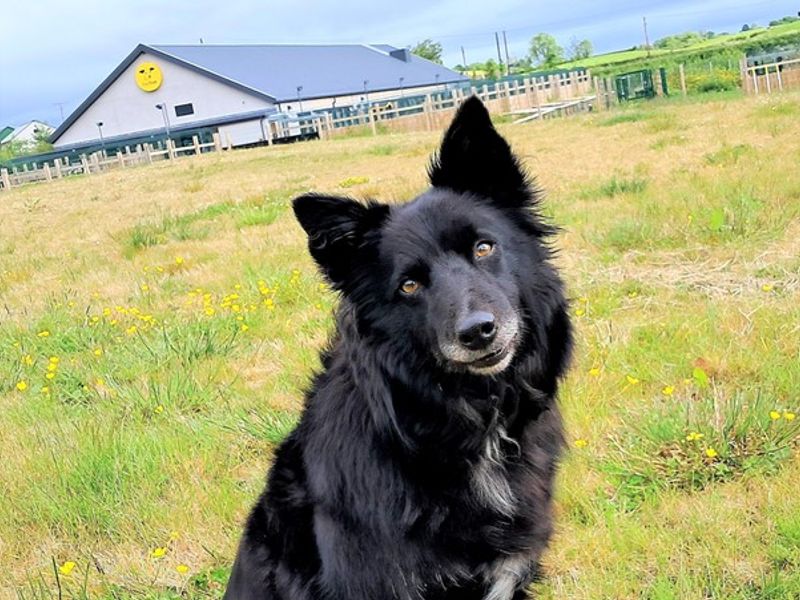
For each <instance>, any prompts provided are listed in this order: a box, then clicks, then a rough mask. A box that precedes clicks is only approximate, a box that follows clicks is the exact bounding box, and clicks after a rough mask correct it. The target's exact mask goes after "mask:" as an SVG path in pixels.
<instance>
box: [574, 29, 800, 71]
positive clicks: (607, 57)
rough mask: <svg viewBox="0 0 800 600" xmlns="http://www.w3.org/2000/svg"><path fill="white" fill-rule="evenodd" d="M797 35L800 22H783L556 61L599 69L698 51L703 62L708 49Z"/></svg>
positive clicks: (760, 43)
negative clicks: (666, 46)
mask: <svg viewBox="0 0 800 600" xmlns="http://www.w3.org/2000/svg"><path fill="white" fill-rule="evenodd" d="M798 36H800V22H795V23H787V24H782V25H778V26H775V27H769V28H767V27H761V28H758V29H753V30H751V31H746V32H739V33H732V34H726V35H718V36H716V37H714V38H711V39H708V40H703V41H701V42H697V43H695V44H692V45H691V46H688V47H686V48H680V49H676V50H662V49H658V48H654V49H652V50H651V51H650V52H648V51H646V50H641V49H632V50H624V51H619V52H610V53H607V54H598V55H595V56H592V57H590V58H587V59H584V60H579V61H572V62H567V63H564V64H563V65H560V68H564V69H571V68H576V67H585V68H588V69H598V68H601V69H602V68H608V67H614V66H619V65H624V66H625V67H629V66H632V65H635V64H636V63H637V62H645V61H649V60H651V59H652V60H654V61H655V62H658V61H659V60H661V61H662V62H663V61H664V60H667V61H669V62H672V61H673V60H675V58H678V59H680V60H684V61H685V60H687V59H688V60H691V59H692V56H693V55H695V54H699V53H704V57H705V59H706V63H707V62H708V56H709V52H712V53H713V52H714V51H720V52H726V51H730V50H738V51H740V52H743V51H744V49H746V48H749V47H753V46H769V45H771V44H778V45H780V44H781V43H783V42H784V40H785V39H794V40H795V41H796V38H797V37H798ZM630 70H635V68H633V67H632V68H631V69H630Z"/></svg>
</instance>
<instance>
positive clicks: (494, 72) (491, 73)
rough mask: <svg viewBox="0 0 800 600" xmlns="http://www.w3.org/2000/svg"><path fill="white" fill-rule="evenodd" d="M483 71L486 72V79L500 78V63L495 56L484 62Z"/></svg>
mask: <svg viewBox="0 0 800 600" xmlns="http://www.w3.org/2000/svg"><path fill="white" fill-rule="evenodd" d="M483 71H484V73H485V74H486V79H500V76H501V75H500V73H501V71H500V64H499V63H498V62H497V61H496V60H494V59H493V58H490V59H489V60H487V61H486V62H485V63H483Z"/></svg>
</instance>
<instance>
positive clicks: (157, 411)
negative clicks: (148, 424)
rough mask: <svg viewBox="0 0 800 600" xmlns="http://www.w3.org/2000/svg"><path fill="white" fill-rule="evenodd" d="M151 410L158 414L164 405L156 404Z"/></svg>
mask: <svg viewBox="0 0 800 600" xmlns="http://www.w3.org/2000/svg"><path fill="white" fill-rule="evenodd" d="M153 412H154V413H156V414H157V415H160V414H161V413H163V412H164V405H163V404H159V405H158V406H156V407H155V408H154V409H153Z"/></svg>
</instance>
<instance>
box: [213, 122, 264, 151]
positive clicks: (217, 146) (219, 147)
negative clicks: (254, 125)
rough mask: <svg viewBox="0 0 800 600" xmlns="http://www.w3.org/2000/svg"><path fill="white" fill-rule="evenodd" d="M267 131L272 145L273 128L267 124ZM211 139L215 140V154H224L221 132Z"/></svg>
mask: <svg viewBox="0 0 800 600" xmlns="http://www.w3.org/2000/svg"><path fill="white" fill-rule="evenodd" d="M267 129H268V130H269V135H267V142H268V143H270V146H271V145H272V144H271V142H272V128H271V127H269V123H267ZM211 138H212V139H213V140H214V151H215V152H222V138H221V137H220V135H219V132H217V131H215V132H214V133H213V134H212V135H211Z"/></svg>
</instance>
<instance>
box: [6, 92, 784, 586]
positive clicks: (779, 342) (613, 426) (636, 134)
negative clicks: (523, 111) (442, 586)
mask: <svg viewBox="0 0 800 600" xmlns="http://www.w3.org/2000/svg"><path fill="white" fill-rule="evenodd" d="M502 131H503V132H504V133H505V134H506V135H507V136H508V138H509V139H510V140H511V142H512V144H513V145H514V147H515V148H516V149H517V151H518V152H519V153H520V155H521V156H522V157H523V159H524V162H525V164H526V166H527V167H528V168H529V169H530V170H531V172H532V173H535V174H536V175H537V177H538V180H539V182H540V184H541V185H542V186H543V187H544V188H546V190H547V191H548V200H547V213H548V214H549V215H551V216H552V217H553V219H554V220H555V221H557V222H558V223H559V224H561V225H563V226H564V231H563V233H562V234H561V235H560V237H559V239H558V246H559V247H560V248H561V249H562V251H561V253H560V256H559V259H558V260H559V263H560V265H561V267H562V268H563V271H564V273H565V276H566V279H567V281H568V284H569V289H570V294H571V297H572V298H573V313H574V317H575V321H576V324H577V332H578V347H577V352H576V360H575V364H574V368H573V369H572V371H571V374H570V376H569V378H568V380H567V382H566V384H565V386H564V388H563V393H562V395H561V403H562V406H563V408H564V413H565V417H566V423H567V428H568V439H569V443H570V450H569V452H568V454H567V456H566V457H565V460H564V462H563V467H562V470H561V473H560V479H559V481H560V483H559V487H558V496H557V513H558V529H557V535H556V537H555V539H554V542H553V546H552V549H551V551H550V552H549V553H548V554H547V557H546V565H545V567H546V571H545V572H546V577H545V579H544V581H543V582H542V583H541V584H539V585H537V586H536V590H535V591H536V593H537V594H538V596H537V597H539V598H546V599H556V598H559V599H560V598H571V599H589V598H592V599H594V598H615V599H616V598H648V599H653V600H666V599H671V598H675V599H678V598H680V599H698V600H699V599H701V598H720V599H722V598H724V599H733V598H738V599H745V598H748V599H763V598H774V599H778V598H780V599H783V598H800V495H798V493H797V490H798V481H799V480H800V454H799V453H798V452H797V449H798V439H799V438H798V436H800V419H798V418H795V415H796V414H797V413H798V412H800V393H799V392H798V390H800V169H798V168H797V165H798V162H799V161H800V142H799V141H798V140H800V96H797V95H786V96H781V97H774V98H771V99H766V98H763V97H762V98H759V99H743V98H722V97H718V98H716V99H714V98H711V99H706V100H705V101H703V102H690V103H681V102H674V103H658V102H654V103H651V104H647V105H639V106H634V107H632V108H629V109H627V110H623V111H619V112H614V113H601V114H594V115H586V116H582V117H576V118H571V119H569V120H554V121H548V122H544V123H532V124H527V125H522V126H503V127H502ZM437 138H438V135H434V134H423V133H420V134H409V135H392V136H389V135H385V136H379V137H376V138H360V139H344V140H338V141H332V142H309V143H304V144H299V145H294V146H285V147H273V148H262V149H254V150H247V151H240V152H239V151H237V152H233V153H226V154H213V155H207V156H203V157H198V158H187V159H182V160H180V161H179V162H177V163H176V164H157V165H153V166H151V167H141V168H134V169H128V170H125V171H117V172H111V173H108V174H105V175H101V176H92V177H88V178H85V177H81V178H74V179H70V180H64V181H60V182H54V183H50V184H42V185H34V186H28V187H25V188H19V189H15V190H13V191H11V192H7V193H3V194H0V223H2V236H1V237H0V315H2V316H0V348H2V351H1V352H0V373H2V377H0V456H2V460H0V496H2V501H0V565H1V566H2V568H0V597H8V598H27V599H43V598H48V599H49V598H58V597H59V594H60V595H61V597H63V598H103V599H105V598H131V599H132V598H147V599H151V600H154V599H161V600H167V599H172V598H179V597H181V598H216V597H218V596H219V595H220V591H221V587H222V582H224V581H225V579H226V576H227V569H228V568H229V565H230V563H231V561H232V558H233V554H234V551H235V544H236V542H237V538H238V534H239V531H240V527H241V523H242V519H243V517H244V516H245V514H246V511H247V509H248V508H249V506H250V504H251V503H252V501H253V500H254V498H255V497H256V495H257V493H258V492H259V491H260V489H261V487H262V484H263V478H264V473H265V470H266V468H267V466H268V464H269V460H270V454H271V451H272V449H273V448H274V447H275V444H276V443H278V442H279V441H280V440H281V439H282V437H283V436H284V435H285V434H286V432H287V431H288V430H289V429H290V428H291V427H292V425H293V423H294V420H295V419H296V415H297V411H298V409H299V407H300V402H301V391H302V389H303V386H304V385H305V383H306V382H307V380H308V378H309V375H310V374H311V373H312V371H313V370H314V369H315V368H316V367H317V366H318V360H317V351H318V349H319V348H320V346H321V345H322V344H323V342H324V340H325V338H326V336H327V334H328V331H329V329H330V325H331V317H330V314H331V310H332V307H333V306H334V304H335V301H336V299H335V297H334V296H333V295H332V294H331V293H330V292H329V291H328V290H327V289H326V288H325V286H324V285H323V284H322V283H321V280H320V279H319V277H318V276H317V274H316V272H315V270H314V268H313V265H312V264H311V262H310V260H309V258H308V256H307V254H306V251H305V243H304V238H303V235H302V233H301V230H300V228H299V226H297V225H296V224H295V222H294V220H293V218H292V215H291V210H290V208H289V203H290V200H291V198H292V197H293V196H294V195H295V194H297V193H298V192H301V191H305V190H311V189H314V190H324V191H328V192H335V193H349V194H353V195H355V196H358V197H368V196H374V197H378V198H381V199H384V200H402V199H405V198H409V197H411V196H412V195H414V194H415V193H417V192H419V191H421V190H422V189H424V187H425V179H424V167H425V164H426V161H427V157H428V155H429V153H430V152H431V151H432V150H433V149H434V148H435V145H436V142H437Z"/></svg>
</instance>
